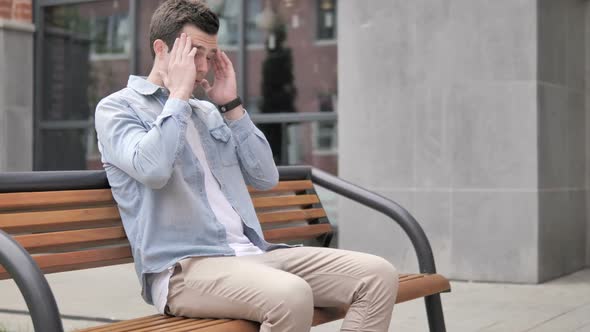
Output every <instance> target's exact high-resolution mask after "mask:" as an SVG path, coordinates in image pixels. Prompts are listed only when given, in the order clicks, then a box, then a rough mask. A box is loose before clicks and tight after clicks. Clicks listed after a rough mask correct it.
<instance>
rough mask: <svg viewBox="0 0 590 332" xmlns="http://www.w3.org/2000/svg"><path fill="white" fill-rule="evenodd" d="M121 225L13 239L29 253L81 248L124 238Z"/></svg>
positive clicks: (21, 236)
mask: <svg viewBox="0 0 590 332" xmlns="http://www.w3.org/2000/svg"><path fill="white" fill-rule="evenodd" d="M126 238H127V236H126V235H125V230H124V229H123V226H115V227H103V228H92V229H84V230H75V231H64V232H53V233H42V234H27V235H18V236H15V237H14V239H15V240H16V241H17V242H18V243H20V245H21V246H23V247H24V248H25V249H27V251H29V252H30V253H38V252H42V251H56V250H63V249H69V250H74V249H82V248H88V247H94V246H97V245H105V244H110V243H113V241H121V240H125V239H126Z"/></svg>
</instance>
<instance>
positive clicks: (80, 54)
mask: <svg viewBox="0 0 590 332" xmlns="http://www.w3.org/2000/svg"><path fill="white" fill-rule="evenodd" d="M44 23H45V24H44V30H43V49H42V59H41V61H42V67H41V71H42V75H41V78H42V86H43V88H42V91H41V93H42V96H43V97H42V105H40V107H39V113H38V114H39V115H40V123H39V125H38V126H39V129H38V130H37V135H36V137H35V140H36V144H37V146H38V148H37V151H38V152H37V160H38V161H37V162H36V169H39V170H66V169H87V168H100V166H101V165H100V155H99V152H98V151H97V148H96V134H95V132H94V123H93V113H94V109H95V108H96V104H97V103H98V101H99V100H100V99H102V98H103V97H105V96H107V95H109V94H111V93H113V92H115V91H117V90H119V89H121V88H123V87H125V85H126V82H127V77H128V75H129V53H130V52H129V50H130V45H131V40H130V35H129V3H128V0H110V1H94V2H86V3H81V4H76V5H66V6H51V7H45V9H44Z"/></svg>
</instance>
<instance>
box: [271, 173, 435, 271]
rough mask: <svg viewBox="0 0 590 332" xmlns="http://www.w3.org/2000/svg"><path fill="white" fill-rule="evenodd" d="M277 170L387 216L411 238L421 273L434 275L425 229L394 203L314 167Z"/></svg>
mask: <svg viewBox="0 0 590 332" xmlns="http://www.w3.org/2000/svg"><path fill="white" fill-rule="evenodd" d="M279 171H280V173H281V178H285V179H288V178H299V177H301V176H305V175H307V177H308V178H310V179H311V181H312V182H313V183H315V184H317V185H319V186H321V187H324V188H326V189H328V190H331V191H333V192H335V193H337V194H340V195H342V196H344V197H347V198H349V199H351V200H353V201H355V202H358V203H360V204H362V205H365V206H367V207H370V208H372V209H374V210H376V211H379V212H381V213H383V214H385V215H387V216H388V217H390V218H391V219H392V220H393V221H394V222H396V223H397V224H398V225H400V226H401V228H402V229H403V231H404V232H405V233H406V235H408V237H409V238H410V241H411V242H412V245H413V246H414V250H415V251H416V256H418V266H419V268H420V273H436V267H435V265H434V256H433V255H432V248H431V247H430V242H429V241H428V238H427V237H426V234H425V233H424V230H422V227H421V226H420V224H418V222H417V221H416V219H414V217H413V216H412V215H411V214H410V213H409V212H408V211H407V210H406V209H404V208H403V207H401V206H400V205H399V204H397V203H396V202H394V201H392V200H390V199H388V198H385V197H383V196H381V195H379V194H376V193H374V192H372V191H369V190H367V189H364V188H362V187H359V186H357V185H355V184H352V183H350V182H348V181H345V180H342V179H341V178H339V177H337V176H334V175H332V174H330V173H327V172H324V171H322V170H319V169H317V168H313V167H309V166H282V167H279Z"/></svg>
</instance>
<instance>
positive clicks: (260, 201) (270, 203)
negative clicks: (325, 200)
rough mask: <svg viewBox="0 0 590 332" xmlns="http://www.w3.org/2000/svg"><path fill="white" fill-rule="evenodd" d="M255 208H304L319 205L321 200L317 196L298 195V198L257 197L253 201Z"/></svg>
mask: <svg viewBox="0 0 590 332" xmlns="http://www.w3.org/2000/svg"><path fill="white" fill-rule="evenodd" d="M252 202H253V203H254V208H256V209H265V208H278V207H288V206H304V205H310V204H315V203H319V202H320V200H319V198H318V196H317V195H297V196H271V197H255V198H253V199H252Z"/></svg>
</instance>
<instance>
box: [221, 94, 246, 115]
mask: <svg viewBox="0 0 590 332" xmlns="http://www.w3.org/2000/svg"><path fill="white" fill-rule="evenodd" d="M240 105H242V99H241V98H240V97H237V98H236V99H234V100H232V101H230V102H229V103H227V104H225V105H217V109H218V110H219V113H221V114H223V113H227V112H229V111H231V110H233V109H234V108H236V107H238V106H240Z"/></svg>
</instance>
